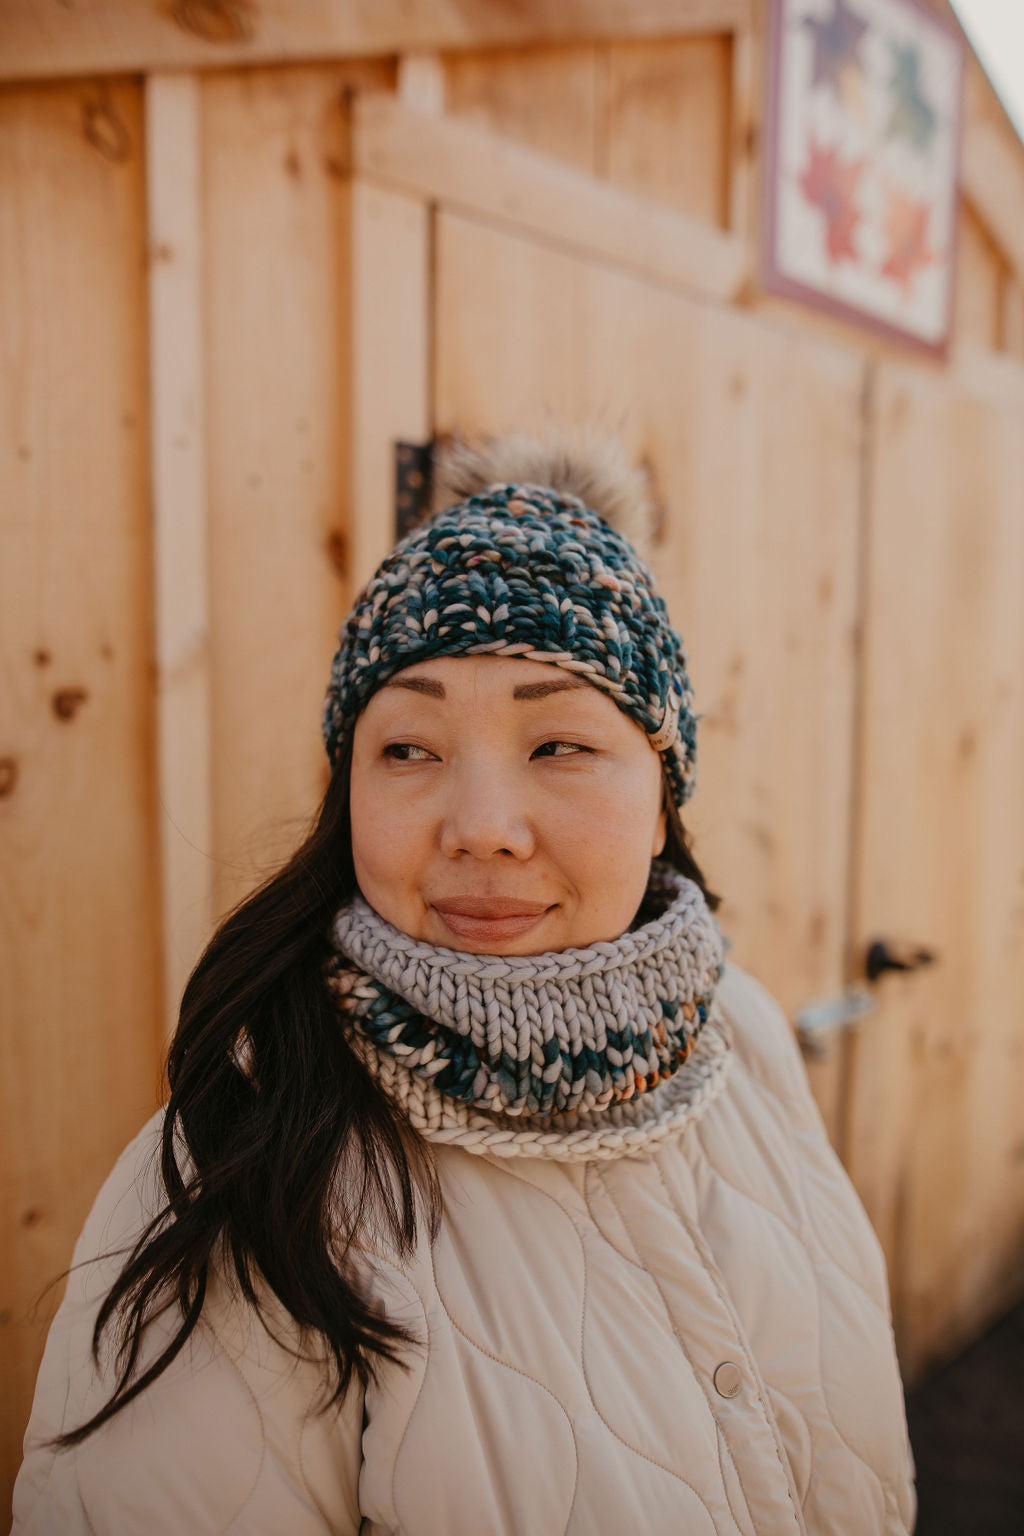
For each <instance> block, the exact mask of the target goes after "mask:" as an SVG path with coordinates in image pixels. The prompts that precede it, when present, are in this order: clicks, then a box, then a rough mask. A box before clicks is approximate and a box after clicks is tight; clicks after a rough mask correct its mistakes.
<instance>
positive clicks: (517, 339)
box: [435, 213, 861, 1113]
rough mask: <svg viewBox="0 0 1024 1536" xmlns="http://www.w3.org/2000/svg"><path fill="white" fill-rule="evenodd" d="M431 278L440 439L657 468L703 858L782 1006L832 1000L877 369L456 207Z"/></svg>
mask: <svg viewBox="0 0 1024 1536" xmlns="http://www.w3.org/2000/svg"><path fill="white" fill-rule="evenodd" d="M436 270H437V301H436V304H437V316H436V327H437V338H436V347H435V357H436V364H435V391H436V406H435V411H436V417H435V420H436V426H437V428H438V430H440V431H442V432H445V431H452V430H456V429H461V430H464V431H470V432H472V431H486V432H501V431H506V430H511V429H514V428H519V427H523V426H529V425H531V424H537V423H538V422H539V421H542V420H543V419H544V418H545V417H546V416H548V415H550V416H553V417H555V418H567V419H570V420H578V419H588V420H595V421H597V422H599V423H600V424H601V425H603V426H604V427H605V428H607V429H609V430H621V434H622V437H623V441H624V443H625V445H626V447H627V449H628V451H629V452H630V454H631V455H632V456H633V457H634V458H635V459H637V460H640V461H646V462H647V463H648V464H649V465H650V467H651V469H652V471H653V474H654V477H655V487H656V492H657V497H658V500H659V503H660V505H661V508H662V511H663V515H664V526H663V533H662V542H661V544H660V546H659V547H658V549H657V555H656V562H655V564H656V571H657V573H658V576H659V582H660V586H661V589H662V591H663V592H664V594H665V597H666V600H667V602H668V605H669V610H670V612H671V613H672V614H673V615H674V618H675V621H676V623H677V624H678V626H679V628H680V630H681V632H682V633H683V636H684V639H685V641H686V644H687V648H688V654H689V656H690V660H691V666H692V675H693V680H694V686H695V690H696V695H697V707H698V710H699V711H700V712H701V714H702V719H701V722H700V727H699V741H700V754H701V758H700V770H699V772H700V788H699V789H698V792H697V795H696V798H695V800H694V801H693V802H692V805H691V806H690V807H688V811H689V815H688V816H687V818H686V820H687V823H688V825H689V826H690V827H691V828H692V829H693V831H694V834H695V837H696V852H697V858H698V861H699V862H700V863H701V865H702V867H703V869H704V871H705V874H706V875H707V877H708V879H709V881H710V883H711V886H712V888H713V889H715V890H717V891H719V892H720V893H721V894H722V895H723V896H724V897H725V902H724V905H723V907H722V909H721V916H722V920H723V923H724V926H725V928H726V931H727V932H728V933H729V934H730V935H731V936H732V937H733V938H734V939H735V941H736V950H735V958H736V959H737V960H738V961H739V962H740V963H741V964H743V965H746V966H749V967H750V969H752V970H753V971H754V972H755V973H756V974H757V975H759V976H761V977H762V978H763V979H764V981H765V983H766V984H767V985H768V986H769V987H770V988H772V990H773V991H775V993H776V995H777V996H778V997H779V998H780V1000H781V1001H782V1003H783V1006H784V1007H786V1008H787V1009H795V1007H796V1006H797V1005H798V1004H800V1003H802V1002H805V1001H807V1000H808V999H809V998H811V997H814V996H817V995H820V994H821V993H823V992H831V991H834V990H836V989H837V988H838V987H839V986H840V985H841V983H842V981H843V980H844V979H845V978H844V974H843V966H844V961H845V952H844V942H845V931H846V900H847V889H846V870H847V866H848V858H849V849H848V845H847V839H848V829H849V817H850V795H851V778H850V770H851V761H852V729H853V681H854V622H855V608H854V604H855V596H856V585H855V582H856V566H857V558H856V550H857V518H858V495H859V453H860V437H859V412H860V390H861V365H860V363H859V361H858V359H857V358H856V357H854V356H851V355H849V354H847V353H844V352H842V351H840V350H839V349H838V348H832V347H826V346H822V345H820V344H818V343H816V342H814V341H809V340H807V339H806V338H804V337H802V336H800V335H799V333H798V332H796V331H795V330H790V331H788V332H786V331H783V330H782V329H781V328H778V327H772V326H767V325H762V324H760V323H759V322H757V321H756V320H753V319H750V318H748V317H745V316H744V315H742V314H739V313H736V312H730V311H728V310H726V309H722V308H718V307H716V306H713V305H704V304H700V303H696V302H693V301H690V300H688V299H687V298H685V297H683V296H682V295H679V294H675V293H671V292H669V291H667V290H666V289H664V288H661V287H659V286H656V285H654V284H649V283H645V282H643V281H641V280H639V279H637V278H635V277H633V276H630V275H628V274H626V273H623V272H620V271H616V270H614V269H611V268H609V267H608V266H606V265H604V264H603V263H601V262H599V261H598V260H596V259H592V260H585V259H582V258H576V257H573V256H570V255H568V254H567V253H564V252H560V251H553V250H550V249H548V248H545V247H544V246H542V245H541V244H539V243H538V242H534V241H532V240H530V239H528V238H526V237H516V236H512V235H509V234H507V233H504V232H501V231H499V230H496V229H494V228H492V227H488V226H486V225H484V224H482V223H480V222H477V221H475V220H472V219H469V218H465V217H462V216H459V215H457V214H446V213H442V214H441V216H440V220H439V231H438V245H437V259H436ZM831 1091H832V1088H831V1087H830V1092H831ZM825 1107H826V1108H829V1105H828V1104H826V1106H825ZM833 1108H834V1106H833ZM831 1112H832V1109H830V1113H831Z"/></svg>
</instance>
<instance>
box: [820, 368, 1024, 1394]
mask: <svg viewBox="0 0 1024 1536" xmlns="http://www.w3.org/2000/svg"><path fill="white" fill-rule="evenodd" d="M1022 419H1024V377H1022V371H1021V369H1020V367H1019V365H1017V364H1015V363H1012V362H1009V361H1008V360H1003V359H996V358H984V357H982V356H981V355H980V354H979V355H978V357H977V359H976V361H975V363H974V364H973V365H972V367H971V369H970V370H968V369H967V368H965V367H961V368H958V369H954V370H950V371H948V372H946V373H932V372H925V371H924V370H921V369H915V368H913V367H912V366H910V365H907V364H902V365H901V364H895V363H893V364H887V365H885V366H884V367H882V369H881V370H880V376H879V388H878V391H877V399H876V402H875V406H874V409H873V420H874V426H873V437H874V442H875V448H874V452H873V455H872V466H871V486H872V495H871V531H870V550H871V554H870V562H869V571H870V576H869V582H870V586H869V593H868V601H867V608H866V612H867V627H866V648H865V657H864V668H865V684H864V686H865V712H864V716H865V723H866V728H865V734H864V738H863V744H862V770H861V771H862V779H863V784H864V809H863V837H862V838H861V841H860V845H859V848H858V854H859V860H860V871H859V879H858V891H859V895H858V902H857V909H856V911H855V914H854V932H855V934H856V936H857V940H858V943H859V944H860V945H862V946H866V945H867V943H868V942H869V941H870V940H873V939H877V938H883V939H887V940H888V941H889V942H890V943H896V944H899V943H905V944H911V945H915V946H916V945H922V946H924V947H926V948H927V949H929V950H930V951H931V952H932V953H933V954H934V955H935V957H936V959H935V963H934V964H933V965H931V966H929V967H927V968H924V969H922V970H918V971H913V972H910V973H907V974H903V975H901V974H893V975H887V976H885V977H884V978H883V979H882V981H881V983H880V985H879V996H880V1001H881V1007H880V1009H879V1012H878V1013H877V1014H875V1015H872V1016H871V1017H870V1018H869V1019H868V1020H866V1021H865V1022H864V1023H863V1024H862V1025H861V1026H860V1028H859V1030H858V1033H857V1037H856V1039H855V1040H854V1042H853V1043H852V1050H851V1060H850V1080H849V1105H848V1122H849V1128H850V1135H849V1140H848V1147H847V1155H848V1159H849V1166H850V1169H851V1172H852V1174H853V1177H854V1179H855V1182H856V1183H857V1185H858V1188H859V1189H860V1192H861V1194H862V1197H863V1198H864V1200H865V1203H866V1205H867V1207H868V1211H869V1214H870V1215H871V1217H872V1220H873V1221H874V1224H875V1227H876V1229H877V1231H878V1232H879V1235H880V1237H881V1239H882V1242H883V1245H884V1247H885V1249H886V1252H887V1255H888V1258H889V1264H890V1273H891V1279H892V1284H893V1290H894V1305H895V1314H896V1316H895V1321H896V1330H897V1340H898V1343H899V1346H900V1350H901V1357H902V1360H903V1364H904V1368H905V1371H906V1374H907V1376H908V1378H910V1379H913V1378H914V1377H915V1376H916V1375H917V1374H918V1373H919V1372H920V1371H921V1370H922V1369H923V1368H924V1367H925V1366H926V1365H927V1364H928V1363H929V1362H930V1361H932V1360H935V1359H938V1358H941V1357H942V1356H943V1355H946V1354H948V1353H950V1352H951V1351H953V1350H955V1349H956V1348H958V1347H959V1346H960V1345H962V1344H963V1343H964V1342H966V1341H967V1340H968V1339H969V1338H970V1337H972V1336H973V1335H974V1334H976V1333H977V1332H978V1331H979V1330H980V1328H981V1327H983V1326H984V1324H985V1323H986V1322H987V1321H989V1320H990V1318H991V1317H992V1315H993V1314H994V1313H995V1312H996V1311H997V1310H998V1309H999V1307H1000V1306H1001V1305H1004V1304H1006V1303H1007V1302H1009V1301H1010V1300H1011V1299H1014V1289H1015V1288H1016V1290H1017V1293H1018V1294H1019V1285H1020V1259H1021V1254H1022V1251H1024V1162H1022V1158H1021V1133H1020V1104H1021V1102H1022V1093H1024V1022H1022V1020H1021V1015H1020V1008H1019V1006H1017V1003H1018V1000H1019V999H1020V998H1021V997H1022V996H1024V896H1022V892H1024V856H1022V852H1021V850H1022V848H1024V800H1022V797H1021V795H1020V793H1019V786H1020V784H1021V782H1022V781H1024V677H1022V674H1021V668H1020V665H1019V658H1020V657H1021V656H1022V655H1024V608H1022V606H1021V603H1020V591H1021V584H1022V581H1024V522H1022V519H1021V517H1020V496H1019V486H1020V484H1021V482H1022V479H1024V445H1022V440H1021V434H1020V421H1021V420H1022Z"/></svg>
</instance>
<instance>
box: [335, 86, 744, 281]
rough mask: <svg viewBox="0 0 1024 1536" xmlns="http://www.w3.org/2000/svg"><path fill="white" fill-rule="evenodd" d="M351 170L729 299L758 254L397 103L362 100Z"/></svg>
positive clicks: (469, 128)
mask: <svg viewBox="0 0 1024 1536" xmlns="http://www.w3.org/2000/svg"><path fill="white" fill-rule="evenodd" d="M352 163H353V167H354V169H355V171H356V173H357V174H358V175H360V176H362V177H365V178H367V179H371V180H374V181H379V182H381V184H382V185H385V186H390V187H393V188H395V189H396V190H400V191H406V192H409V193H411V194H413V195H415V196H418V197H420V198H422V199H424V200H431V201H437V202H439V203H441V204H444V205H446V206H453V207H460V208H464V209H469V210H472V211H474V212H476V213H480V214H484V215H486V216H488V217H490V218H493V219H497V220H500V221H501V222H503V223H506V224H509V225H512V226H515V227H518V228H521V229H525V230H529V231H531V232H532V233H533V234H535V235H537V236H539V237H540V238H541V239H544V240H546V241H549V242H552V243H555V244H558V245H562V246H564V247H567V248H569V249H574V250H577V251H581V252H582V251H593V252H595V253H596V254H600V255H601V256H602V257H603V258H604V259H605V260H608V261H613V262H615V263H617V264H618V265H621V266H623V267H627V268H629V269H631V270H633V271H639V272H641V273H643V274H644V275H646V276H649V277H656V278H659V279H661V280H662V281H663V282H666V283H671V284H673V285H678V286H679V287H682V288H688V289H691V290H693V291H695V292H698V293H706V294H711V295H714V296H715V297H718V298H728V297H730V296H731V295H733V294H735V293H736V292H737V291H738V290H739V289H740V288H741V287H742V285H743V283H744V282H745V280H746V275H747V271H748V266H749V252H748V251H747V249H746V246H745V245H744V242H743V241H742V240H741V239H740V238H739V237H737V236H735V235H732V234H729V233H727V232H726V231H724V230H717V229H713V228H711V227H710V226H708V225H706V224H703V223H700V222H698V221H697V220H696V219H691V218H688V217H687V216H685V215H684V214H681V213H677V212H676V211H675V210H673V209H671V208H665V207H661V206H659V205H658V204H657V203H653V202H651V201H650V200H649V199H643V198H639V197H635V196H634V195H632V194H630V193H627V192H623V191H622V190H620V189H619V188H617V187H612V186H609V185H607V184H603V183H601V182H598V181H596V180H595V179H594V178H593V177H591V176H586V175H583V174H581V173H579V172H577V171H575V170H573V169H572V168H571V167H569V166H563V165H559V164H558V163H557V162H555V161H553V160H551V159H550V158H548V157H546V156H541V155H537V154H534V153H532V152H531V151H529V150H527V149H524V148H521V147H520V146H518V145H515V144H511V143H509V142H508V141H507V140H506V139H503V138H501V137H500V136H499V135H497V134H493V133H490V132H488V131H486V130H484V129H478V128H476V127H474V126H473V125H471V124H468V123H462V122H458V121H456V120H454V119H448V118H446V119H442V118H436V117H432V116H429V115H427V114H426V113H418V112H411V111H409V110H408V109H406V108H404V107H402V106H401V104H399V103H397V102H396V101H395V100H394V98H393V97H390V96H386V95H383V94H380V95H366V96H362V97H360V98H358V99H357V100H356V101H355V102H354V103H353V129H352Z"/></svg>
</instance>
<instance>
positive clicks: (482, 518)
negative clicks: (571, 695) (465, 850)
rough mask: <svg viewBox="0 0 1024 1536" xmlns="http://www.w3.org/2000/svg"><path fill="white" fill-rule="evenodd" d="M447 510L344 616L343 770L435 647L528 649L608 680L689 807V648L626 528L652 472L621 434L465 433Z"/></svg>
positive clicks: (438, 472) (445, 489)
mask: <svg viewBox="0 0 1024 1536" xmlns="http://www.w3.org/2000/svg"><path fill="white" fill-rule="evenodd" d="M435 485H436V490H435V497H434V505H435V511H434V513H433V515H432V516H431V517H430V518H429V519H428V521H426V522H425V523H423V524H421V525H420V526H419V527H416V528H414V529H413V530H412V532H411V533H409V534H407V535H406V537H405V538H404V539H402V541H401V542H400V543H399V544H397V545H396V547H395V548H394V549H393V550H392V552H391V554H390V555H388V557H387V558H386V559H385V560H384V561H383V563H382V564H381V565H380V566H379V567H378V569H377V571H376V572H375V574H374V575H373V576H372V577H371V578H370V580H369V582H368V583H367V585H366V586H365V587H364V589H363V591H362V592H361V593H360V595H359V597H358V598H357V599H356V602H355V605H354V607H353V609H352V612H351V613H350V614H349V617H348V619H347V620H346V621H345V623H344V624H343V626H342V629H341V633H340V639H339V645H338V649H337V651H336V653H335V656H334V660H333V662H332V664H331V677H330V684H329V687H328V690H327V698H326V701H325V704H324V712H323V734H324V741H325V743H326V747H327V755H328V757H329V759H330V761H331V765H332V767H333V766H334V765H335V764H336V762H337V760H338V756H339V753H340V749H341V744H342V742H343V741H344V740H345V738H346V737H347V735H348V733H349V732H350V731H351V730H352V727H353V725H354V724H355V721H356V718H357V716H358V715H359V713H360V711H361V710H362V709H363V707H364V706H365V705H366V703H367V701H368V700H369V698H370V697H371V695H372V694H373V693H374V692H375V691H376V690H377V689H378V688H380V687H381V685H382V684H383V683H385V682H386V681H387V679H388V678H389V677H391V676H392V675H393V674H394V673H396V672H399V671H401V669H402V668H403V667H408V666H411V665H412V664H413V662H417V661H424V660H426V659H427V658H428V657H431V656H472V655H478V654H481V653H485V652H486V653H489V654H491V655H494V656H519V657H523V658H525V659H526V660H527V661H539V662H546V663H549V664H551V665H552V666H557V667H562V668H564V669H565V670H566V671H568V672H574V673H576V674H578V675H579V676H580V677H583V678H585V679H586V680H587V681H588V682H590V683H592V684H593V685H594V687H596V688H600V689H601V691H602V692H603V693H606V694H607V695H608V697H609V698H610V699H611V700H612V701H613V703H615V704H616V705H617V706H618V707H619V709H621V710H622V711H623V713H624V714H626V715H628V716H629V717H630V719H631V720H634V721H635V722H636V724H637V725H639V726H640V728H641V730H643V731H644V732H645V734H646V735H647V737H648V740H649V741H650V743H651V746H652V747H653V748H654V749H655V750H656V751H658V752H660V754H661V758H662V765H663V769H664V773H665V777H666V779H667V781H668V784H669V787H670V790H671V793H672V795H673V797H674V799H675V802H676V804H677V805H678V806H682V805H683V804H684V803H685V802H686V801H687V800H688V799H689V798H690V796H691V795H692V794H693V791H694V789H695V788H696V758H697V717H696V716H695V714H694V712H693V693H692V690H691V687H690V680H689V677H688V674H687V669H686V656H685V653H684V651H683V643H682V640H681V638H680V636H679V634H678V633H677V632H676V630H675V629H673V628H672V625H671V624H670V623H669V618H668V610H667V609H666V607H665V603H664V601H663V599H662V598H661V596H660V595H659V594H658V592H657V590H656V588H655V585H654V578H653V576H652V575H651V572H650V570H649V568H648V566H647V564H646V563H645V561H644V560H643V558H642V557H641V555H640V554H639V552H638V550H637V549H636V548H634V545H633V543H631V542H630V540H629V539H628V538H627V537H626V534H625V533H624V532H622V531H620V530H621V529H622V528H623V527H624V526H625V527H631V528H634V529H642V527H643V524H644V522H645V519H646V515H647V512H648V509H649V502H648V496H647V491H646V481H645V477H644V476H643V475H642V474H641V472H640V471H637V470H633V469H631V468H630V467H629V465H628V464H627V462H626V460H625V457H624V455H623V453H622V450H621V448H620V447H619V445H618V443H617V442H616V441H615V440H614V439H609V438H606V437H600V436H597V435H595V434H594V433H593V432H591V431H588V430H586V429H584V430H583V431H579V430H575V431H574V430H573V429H564V428H563V429H558V430H557V431H554V432H550V431H549V432H548V434H547V435H546V437H529V436H526V435H523V434H517V435H516V436H514V437H506V438H501V439H497V440H495V441H492V442H490V443H488V444H483V445H477V446H471V445H469V444H467V443H464V442H456V443H454V444H452V445H450V446H449V448H448V449H447V450H446V452H444V453H443V454H441V455H440V456H439V458H438V461H437V463H436V465H435ZM638 538H639V535H638Z"/></svg>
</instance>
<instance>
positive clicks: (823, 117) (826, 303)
mask: <svg viewBox="0 0 1024 1536" xmlns="http://www.w3.org/2000/svg"><path fill="white" fill-rule="evenodd" d="M769 63H770V67H769V90H768V100H767V103H766V105H767V114H766V133H767V142H766V145H765V154H764V160H763V164H764V187H763V212H764V217H763V219H762V242H761V257H762V281H763V283H764V286H765V287H766V288H768V289H771V290H772V291H774V292H777V293H784V294H786V295H788V296H789V297H791V298H797V299H800V300H802V301H804V302H805V303H810V304H814V305H816V306H818V307H820V308H823V309H827V310H829V311H831V312H832V313H834V314H838V315H841V316H843V317H844V318H846V319H849V320H854V321H856V322H858V323H859V324H862V325H867V326H869V327H871V328H872V329H875V330H878V331H881V332H883V333H885V334H887V335H890V336H895V337H899V338H901V339H903V340H905V341H908V342H910V343H912V344H913V345H915V346H917V347H922V348H924V349H926V350H927V351H929V352H932V353H934V354H936V355H938V356H942V355H944V354H945V351H946V348H947V345H948V341H949V334H950V325H951V317H952V300H953V283H954V269H955V251H956V229H957V177H958V170H959V158H960V118H961V102H962V93H963V72H964V46H963V41H962V39H961V37H960V34H959V33H958V32H957V31H956V30H955V28H954V26H953V25H952V23H948V22H946V21H945V20H943V19H941V18H940V17H938V16H936V15H935V14H934V13H933V12H932V11H930V10H926V9H925V8H924V6H923V5H922V4H921V3H920V0H772V28H771V41H770V60H769Z"/></svg>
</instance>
